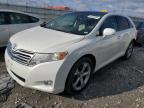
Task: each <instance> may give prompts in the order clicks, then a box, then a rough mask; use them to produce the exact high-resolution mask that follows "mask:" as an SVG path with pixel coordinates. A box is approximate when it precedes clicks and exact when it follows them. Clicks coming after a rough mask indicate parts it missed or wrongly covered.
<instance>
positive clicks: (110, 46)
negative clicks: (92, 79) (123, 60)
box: [95, 16, 120, 68]
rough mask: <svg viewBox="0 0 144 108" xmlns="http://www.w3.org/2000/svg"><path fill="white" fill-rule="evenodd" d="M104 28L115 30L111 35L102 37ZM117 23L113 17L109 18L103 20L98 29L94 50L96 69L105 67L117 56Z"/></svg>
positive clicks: (118, 46)
mask: <svg viewBox="0 0 144 108" xmlns="http://www.w3.org/2000/svg"><path fill="white" fill-rule="evenodd" d="M106 28H112V29H114V30H116V33H115V34H113V35H109V36H106V37H104V36H103V31H104V30H105V29H106ZM117 30H118V27H117V21H116V17H115V16H110V17H108V18H106V19H105V21H104V22H103V24H102V25H101V27H100V29H99V36H98V37H97V42H96V44H97V45H96V46H97V48H96V49H95V52H96V57H97V66H98V67H97V68H101V67H103V66H104V65H107V64H108V63H110V62H112V61H113V60H115V59H116V58H117V57H118V55H119V48H120V44H119V40H118V34H117Z"/></svg>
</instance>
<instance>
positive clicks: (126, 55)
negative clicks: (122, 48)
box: [124, 42, 134, 59]
mask: <svg viewBox="0 0 144 108" xmlns="http://www.w3.org/2000/svg"><path fill="white" fill-rule="evenodd" d="M131 45H132V53H133V49H134V43H133V42H131V43H130V44H129V46H128V48H127V50H126V53H125V55H124V58H125V59H129V58H130V57H131V56H132V53H131V55H130V56H128V51H129V47H130V46H131Z"/></svg>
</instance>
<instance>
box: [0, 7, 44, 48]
mask: <svg viewBox="0 0 144 108" xmlns="http://www.w3.org/2000/svg"><path fill="white" fill-rule="evenodd" d="M41 23H42V21H41V20H40V19H39V18H38V17H35V16H32V15H30V14H26V13H23V12H18V11H13V10H3V9H0V47H4V46H6V44H7V42H8V40H9V38H10V37H11V36H12V35H13V34H15V33H17V32H20V31H22V30H25V29H28V28H31V27H35V26H39V25H40V24H41Z"/></svg>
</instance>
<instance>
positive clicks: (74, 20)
mask: <svg viewBox="0 0 144 108" xmlns="http://www.w3.org/2000/svg"><path fill="white" fill-rule="evenodd" d="M101 17H102V16H101V15H98V14H96V13H93V14H92V13H69V14H66V15H63V16H61V17H58V18H56V19H54V20H52V21H50V22H48V23H47V24H46V26H45V28H48V29H52V30H57V31H62V32H66V33H72V34H77V35H87V34H89V33H90V32H91V31H92V30H93V29H94V27H95V26H96V25H97V23H98V22H99V20H100V19H101Z"/></svg>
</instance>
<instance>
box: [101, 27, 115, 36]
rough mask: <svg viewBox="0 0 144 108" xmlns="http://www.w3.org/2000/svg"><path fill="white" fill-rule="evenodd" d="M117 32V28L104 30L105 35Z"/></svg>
mask: <svg viewBox="0 0 144 108" xmlns="http://www.w3.org/2000/svg"><path fill="white" fill-rule="evenodd" d="M115 33H116V30H115V29H112V28H106V29H104V31H103V37H106V36H110V35H114V34H115Z"/></svg>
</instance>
